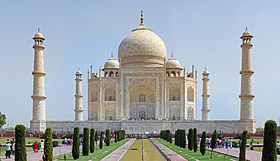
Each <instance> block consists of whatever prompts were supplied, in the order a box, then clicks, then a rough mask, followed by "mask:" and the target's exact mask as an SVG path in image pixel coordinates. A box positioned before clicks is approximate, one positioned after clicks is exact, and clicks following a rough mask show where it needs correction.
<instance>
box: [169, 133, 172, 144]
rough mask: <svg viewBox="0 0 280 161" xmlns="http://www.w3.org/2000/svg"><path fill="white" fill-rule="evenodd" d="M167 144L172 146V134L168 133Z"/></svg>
mask: <svg viewBox="0 0 280 161" xmlns="http://www.w3.org/2000/svg"><path fill="white" fill-rule="evenodd" d="M169 143H170V144H172V133H169Z"/></svg>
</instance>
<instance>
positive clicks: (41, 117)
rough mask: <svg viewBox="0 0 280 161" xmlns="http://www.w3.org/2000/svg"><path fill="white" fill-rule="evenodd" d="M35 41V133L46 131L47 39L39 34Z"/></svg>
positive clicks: (33, 73)
mask: <svg viewBox="0 0 280 161" xmlns="http://www.w3.org/2000/svg"><path fill="white" fill-rule="evenodd" d="M33 40H34V45H33V48H34V69H33V72H32V75H33V78H34V80H33V95H32V96H31V98H32V99H33V115H32V120H31V121H30V128H31V129H32V130H34V131H44V130H45V129H46V108H45V100H46V96H45V82H44V77H45V75H46V73H45V71H44V49H45V46H44V44H43V42H44V40H45V38H44V36H43V35H42V34H41V33H40V31H39V29H38V32H37V33H36V34H35V36H34V37H33Z"/></svg>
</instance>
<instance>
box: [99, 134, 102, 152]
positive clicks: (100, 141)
mask: <svg viewBox="0 0 280 161" xmlns="http://www.w3.org/2000/svg"><path fill="white" fill-rule="evenodd" d="M102 148H103V132H102V131H101V133H100V140H99V149H102Z"/></svg>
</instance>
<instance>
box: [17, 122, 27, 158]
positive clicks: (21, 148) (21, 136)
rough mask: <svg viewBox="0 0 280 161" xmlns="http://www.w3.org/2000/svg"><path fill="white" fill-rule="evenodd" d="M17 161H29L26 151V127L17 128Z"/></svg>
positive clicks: (19, 126) (18, 126)
mask: <svg viewBox="0 0 280 161" xmlns="http://www.w3.org/2000/svg"><path fill="white" fill-rule="evenodd" d="M15 133H16V134H15V139H16V144H15V160H17V161H27V155H26V149H25V126H24V125H17V126H16V128H15Z"/></svg>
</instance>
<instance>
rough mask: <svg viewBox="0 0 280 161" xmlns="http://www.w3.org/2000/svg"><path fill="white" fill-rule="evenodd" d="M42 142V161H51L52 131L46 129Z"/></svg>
mask: <svg viewBox="0 0 280 161" xmlns="http://www.w3.org/2000/svg"><path fill="white" fill-rule="evenodd" d="M45 136H46V137H45V140H44V161H52V160H53V144H52V129H51V128H50V127H48V128H47V129H46V132H45Z"/></svg>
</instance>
